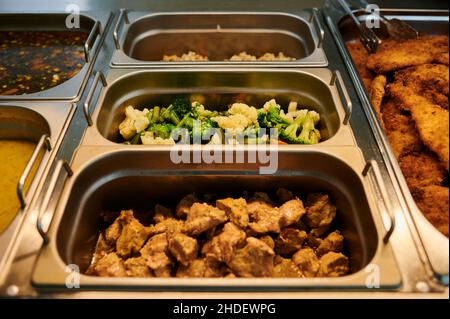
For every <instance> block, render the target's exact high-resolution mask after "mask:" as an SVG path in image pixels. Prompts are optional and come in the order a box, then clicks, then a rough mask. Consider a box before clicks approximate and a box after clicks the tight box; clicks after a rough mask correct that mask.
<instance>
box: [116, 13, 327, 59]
mask: <svg viewBox="0 0 450 319" xmlns="http://www.w3.org/2000/svg"><path fill="white" fill-rule="evenodd" d="M122 25H123V28H122ZM122 29H123V32H120V31H121V30H122ZM122 33H123V35H122V36H120V35H121V34H122ZM323 36H324V33H323V30H322V28H321V25H320V21H319V19H318V17H317V10H312V11H310V12H308V11H299V12H296V13H292V14H291V13H281V12H273V13H269V12H217V11H216V12H213V11H212V12H158V13H152V12H136V11H126V10H122V12H121V15H120V16H119V19H118V21H117V25H116V28H115V30H114V33H113V37H114V40H115V45H116V49H117V50H116V52H115V53H114V56H113V58H112V62H111V66H113V67H119V66H120V67H130V66H132V67H149V66H153V67H170V66H172V67H173V66H218V65H224V66H236V65H240V66H277V67H282V66H284V67H298V66H310V67H311V66H318V67H323V66H327V64H328V61H327V58H326V55H325V52H324V50H323V48H322V43H323ZM188 51H194V52H197V53H200V54H202V55H206V56H208V57H209V60H210V61H207V62H206V61H205V62H162V61H161V60H162V58H163V56H164V55H165V54H168V55H172V54H177V55H179V56H181V55H182V54H183V53H187V52H188ZM242 51H246V52H247V53H250V54H253V55H257V56H261V55H263V54H264V53H266V52H271V53H274V54H278V52H283V53H284V54H285V55H287V56H291V57H294V58H295V60H293V61H260V62H235V61H224V60H225V59H229V58H230V57H231V56H232V55H234V54H238V53H239V52H242Z"/></svg>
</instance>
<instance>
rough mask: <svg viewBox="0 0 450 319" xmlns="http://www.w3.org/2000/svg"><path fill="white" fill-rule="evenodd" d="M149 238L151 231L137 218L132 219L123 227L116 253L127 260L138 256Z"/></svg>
mask: <svg viewBox="0 0 450 319" xmlns="http://www.w3.org/2000/svg"><path fill="white" fill-rule="evenodd" d="M148 236H149V231H148V229H147V228H146V227H144V226H143V225H142V224H141V223H140V222H139V221H138V220H137V219H136V218H134V217H131V218H130V219H129V221H128V222H127V223H126V224H125V225H123V228H122V232H121V234H120V237H119V238H118V239H117V242H116V251H117V254H118V255H119V256H120V257H123V258H127V257H129V256H132V255H134V254H137V253H138V252H139V250H140V249H141V248H142V245H144V243H145V241H146V240H147V238H148Z"/></svg>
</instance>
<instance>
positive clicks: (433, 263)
mask: <svg viewBox="0 0 450 319" xmlns="http://www.w3.org/2000/svg"><path fill="white" fill-rule="evenodd" d="M354 13H355V14H356V16H357V17H358V19H360V20H361V21H364V19H365V18H366V17H367V13H366V12H365V11H354ZM381 13H382V14H384V15H385V16H386V17H388V18H397V19H401V20H405V21H407V22H408V23H409V24H410V25H412V26H413V27H414V28H416V29H417V30H418V31H420V32H426V33H428V34H446V35H448V34H449V30H448V23H449V12H448V11H445V10H427V11H423V10H404V9H382V10H381ZM324 14H325V19H326V21H327V24H328V26H329V28H330V31H331V32H332V33H333V35H334V38H335V40H336V43H337V45H338V48H339V50H340V52H341V54H342V56H343V58H344V60H345V63H346V66H347V68H348V69H349V72H350V75H351V77H352V80H353V82H354V84H355V87H356V89H357V92H358V95H359V97H360V99H361V102H362V105H363V108H364V110H365V112H366V114H367V115H368V118H369V121H370V124H371V127H372V129H373V130H374V133H375V135H376V138H377V143H378V144H379V146H380V147H381V149H383V150H384V151H383V157H384V159H385V161H386V163H387V164H388V165H387V166H388V169H389V170H390V171H391V174H392V175H393V176H395V177H396V179H397V180H398V183H399V185H400V187H401V190H402V193H403V196H404V198H405V201H406V203H405V204H406V206H407V208H408V210H409V211H410V212H411V214H412V217H413V220H414V224H415V225H414V226H415V227H416V229H417V231H418V234H419V236H420V238H419V239H418V245H419V246H421V247H422V250H424V254H425V255H424V256H423V257H424V259H425V262H427V263H428V264H429V265H430V267H431V269H430V270H431V274H430V275H431V276H434V277H435V278H436V279H437V280H438V281H440V282H441V283H443V284H445V285H448V274H449V240H448V238H446V237H445V236H444V235H442V234H441V233H440V232H439V231H438V230H437V229H436V228H434V226H433V225H431V223H430V222H429V221H428V220H427V219H426V218H425V216H424V215H423V214H422V212H421V211H420V210H419V208H418V207H417V205H416V204H415V202H414V199H413V198H412V195H411V192H410V191H409V188H408V185H407V184H406V180H405V178H404V176H403V173H402V171H401V169H400V167H399V165H398V162H397V160H396V158H395V156H394V154H393V152H392V149H391V147H390V145H389V141H388V139H387V137H386V135H385V133H384V131H383V129H382V127H381V125H380V123H379V120H378V117H377V116H376V114H375V112H374V110H373V107H372V104H371V101H370V98H369V96H368V95H367V92H366V91H365V89H364V85H363V82H362V80H361V78H360V77H359V75H358V73H357V70H356V67H355V65H354V64H353V62H352V58H351V56H350V53H349V52H348V50H347V48H346V46H345V42H347V41H351V40H356V39H358V37H359V35H358V31H357V29H356V27H355V26H354V24H353V23H351V18H350V17H349V16H347V15H345V14H344V13H343V12H342V11H340V10H339V9H337V8H336V7H334V6H332V5H330V2H328V7H327V8H326V10H325V11H324ZM414 226H413V227H414Z"/></svg>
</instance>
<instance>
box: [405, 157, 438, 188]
mask: <svg viewBox="0 0 450 319" xmlns="http://www.w3.org/2000/svg"><path fill="white" fill-rule="evenodd" d="M399 164H400V168H401V169H402V172H403V175H404V176H405V179H406V182H407V183H408V186H409V187H410V188H411V189H413V188H416V187H421V186H427V185H441V183H442V181H443V180H444V178H445V175H446V172H445V170H444V169H443V167H442V165H441V163H440V161H439V159H438V158H437V157H436V155H434V154H431V153H426V152H422V153H414V154H410V155H406V156H403V157H402V158H401V159H400V161H399Z"/></svg>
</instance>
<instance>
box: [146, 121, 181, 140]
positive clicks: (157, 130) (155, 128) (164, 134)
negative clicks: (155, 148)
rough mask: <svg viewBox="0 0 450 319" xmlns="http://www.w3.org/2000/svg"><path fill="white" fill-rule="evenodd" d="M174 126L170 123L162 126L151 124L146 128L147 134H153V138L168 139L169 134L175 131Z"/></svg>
mask: <svg viewBox="0 0 450 319" xmlns="http://www.w3.org/2000/svg"><path fill="white" fill-rule="evenodd" d="M175 127H176V126H175V125H173V124H170V123H164V124H153V125H152V126H150V127H149V128H148V130H147V131H148V132H153V134H154V136H155V137H160V138H162V139H168V138H169V137H170V133H171V132H172V130H174V129H175Z"/></svg>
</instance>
